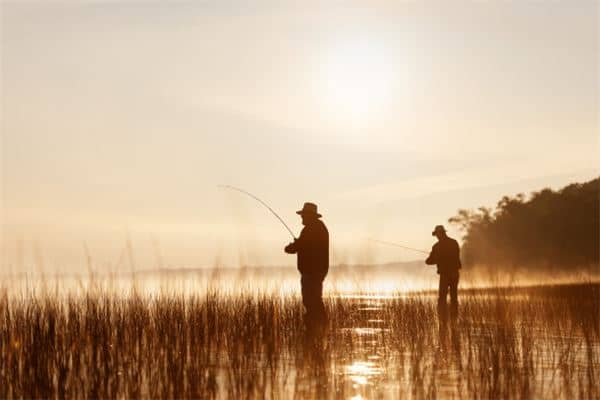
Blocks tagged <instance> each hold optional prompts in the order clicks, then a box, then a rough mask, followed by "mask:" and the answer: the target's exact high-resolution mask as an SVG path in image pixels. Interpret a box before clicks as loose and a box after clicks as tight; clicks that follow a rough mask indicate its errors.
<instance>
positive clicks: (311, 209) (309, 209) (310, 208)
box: [296, 203, 322, 218]
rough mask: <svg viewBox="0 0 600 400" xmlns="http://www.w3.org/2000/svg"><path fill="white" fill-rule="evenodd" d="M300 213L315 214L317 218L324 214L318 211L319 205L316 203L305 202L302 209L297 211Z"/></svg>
mask: <svg viewBox="0 0 600 400" xmlns="http://www.w3.org/2000/svg"><path fill="white" fill-rule="evenodd" d="M296 214H298V215H314V216H315V217H317V218H321V217H322V215H321V214H319V213H318V212H317V205H316V204H315V203H304V206H303V207H302V210H298V211H296Z"/></svg>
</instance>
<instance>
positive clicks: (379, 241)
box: [367, 238, 429, 254]
mask: <svg viewBox="0 0 600 400" xmlns="http://www.w3.org/2000/svg"><path fill="white" fill-rule="evenodd" d="M367 240H369V241H370V242H375V243H380V244H385V245H388V246H394V247H400V248H403V249H406V250H412V251H417V252H419V253H423V254H429V252H428V251H425V250H420V249H415V248H412V247H408V246H404V245H402V244H399V243H394V242H386V241H383V240H377V239H371V238H369V239H367Z"/></svg>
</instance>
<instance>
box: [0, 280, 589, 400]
mask: <svg viewBox="0 0 600 400" xmlns="http://www.w3.org/2000/svg"><path fill="white" fill-rule="evenodd" d="M460 301H461V307H460V315H459V317H458V319H456V320H451V319H441V320H440V318H439V317H438V313H437V308H436V299H435V297H434V296H433V295H432V294H431V293H415V294H411V295H402V296H390V297H378V296H369V295H364V296H353V297H352V296H351V297H345V296H331V297H328V298H327V308H328V312H329V329H327V330H326V331H324V332H323V333H322V334H321V335H318V334H316V335H311V334H309V333H307V332H306V331H305V329H304V325H303V319H302V317H303V309H302V305H301V302H300V300H299V298H298V297H297V296H295V295H293V294H291V295H290V294H288V295H285V296H282V297H277V296H274V295H273V294H260V293H253V294H243V293H240V294H229V295H226V294H223V293H221V292H219V291H218V290H211V291H208V292H206V293H204V294H202V295H197V296H193V295H177V294H164V293H163V294H160V295H154V296H153V295H140V294H136V293H135V292H133V293H131V294H124V295H120V296H116V295H114V294H107V293H102V292H101V291H97V292H90V293H89V294H87V295H84V296H64V297H57V296H52V295H27V296H22V297H15V296H10V295H8V294H7V293H6V292H5V293H3V294H2V296H1V297H0V354H1V360H0V362H1V365H0V397H1V398H148V397H151V398H204V399H210V398H239V399H244V398H319V399H320V398H350V397H352V396H357V395H361V396H362V397H363V398H406V397H409V398H411V397H412V398H438V397H454V398H464V397H468V398H541V397H546V398H548V397H553V398H598V397H599V396H600V390H599V388H598V368H599V366H600V321H599V315H600V285H598V284H592V283H590V284H579V285H563V286H544V287H532V288H524V289H515V288H513V289H510V288H509V289H487V290H471V291H463V293H462V296H461V298H460Z"/></svg>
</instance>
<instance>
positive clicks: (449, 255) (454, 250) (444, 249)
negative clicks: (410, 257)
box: [425, 237, 462, 274]
mask: <svg viewBox="0 0 600 400" xmlns="http://www.w3.org/2000/svg"><path fill="white" fill-rule="evenodd" d="M425 264H427V265H434V264H437V272H438V274H452V273H457V272H458V270H459V269H460V267H461V266H462V264H461V262H460V248H459V246H458V242H457V241H456V240H454V239H452V238H449V237H445V238H442V239H441V240H439V241H438V242H437V243H436V244H434V245H433V247H432V249H431V253H430V254H429V257H427V260H425Z"/></svg>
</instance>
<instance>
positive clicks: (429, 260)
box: [425, 245, 437, 265]
mask: <svg viewBox="0 0 600 400" xmlns="http://www.w3.org/2000/svg"><path fill="white" fill-rule="evenodd" d="M436 253H437V252H436V251H435V245H433V247H432V248H431V253H429V257H427V260H425V264H427V265H435V264H437V260H436V258H437V257H436Z"/></svg>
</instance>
